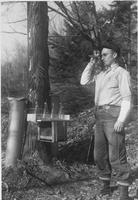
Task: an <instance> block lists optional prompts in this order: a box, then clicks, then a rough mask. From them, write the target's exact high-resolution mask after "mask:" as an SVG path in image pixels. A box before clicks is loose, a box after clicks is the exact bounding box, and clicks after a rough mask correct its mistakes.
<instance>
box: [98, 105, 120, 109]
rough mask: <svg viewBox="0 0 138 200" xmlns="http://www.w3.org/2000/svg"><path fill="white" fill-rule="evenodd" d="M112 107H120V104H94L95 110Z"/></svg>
mask: <svg viewBox="0 0 138 200" xmlns="http://www.w3.org/2000/svg"><path fill="white" fill-rule="evenodd" d="M112 107H114V108H115V107H120V106H117V105H109V104H106V105H102V106H96V109H97V110H102V109H103V110H108V109H109V108H112Z"/></svg>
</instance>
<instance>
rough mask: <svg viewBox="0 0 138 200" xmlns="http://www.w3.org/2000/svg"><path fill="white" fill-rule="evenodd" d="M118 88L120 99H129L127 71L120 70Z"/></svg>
mask: <svg viewBox="0 0 138 200" xmlns="http://www.w3.org/2000/svg"><path fill="white" fill-rule="evenodd" d="M119 89H120V94H121V97H122V100H129V99H130V100H131V95H132V92H131V78H130V74H129V72H128V71H122V72H121V73H120V75H119Z"/></svg>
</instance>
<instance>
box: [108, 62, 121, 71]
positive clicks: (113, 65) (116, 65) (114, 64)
mask: <svg viewBox="0 0 138 200" xmlns="http://www.w3.org/2000/svg"><path fill="white" fill-rule="evenodd" d="M117 67H119V65H118V63H113V64H111V67H110V68H111V70H113V71H114V70H115V69H116V68H117Z"/></svg>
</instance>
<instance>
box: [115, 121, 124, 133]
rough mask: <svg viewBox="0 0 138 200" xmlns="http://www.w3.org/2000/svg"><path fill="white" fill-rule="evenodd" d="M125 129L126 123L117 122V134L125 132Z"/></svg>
mask: <svg viewBox="0 0 138 200" xmlns="http://www.w3.org/2000/svg"><path fill="white" fill-rule="evenodd" d="M123 128H124V123H123V122H121V121H119V120H117V121H116V123H115V125H114V130H115V132H121V131H122V130H123Z"/></svg>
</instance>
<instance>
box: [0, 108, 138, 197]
mask: <svg viewBox="0 0 138 200" xmlns="http://www.w3.org/2000/svg"><path fill="white" fill-rule="evenodd" d="M1 124H2V150H3V151H2V161H3V163H4V159H5V149H6V140H7V132H8V128H7V127H8V115H2V123H1ZM93 126H94V117H93V110H87V111H86V112H83V113H81V114H80V115H79V116H74V117H73V121H72V122H71V123H70V124H69V127H68V140H67V142H64V143H60V144H59V157H58V159H56V158H53V160H52V162H51V163H50V164H47V165H45V164H44V163H43V161H42V160H41V159H40V157H39V154H38V152H37V151H35V152H33V154H32V155H31V156H30V157H28V159H27V160H23V161H18V163H17V166H16V167H15V168H7V169H5V167H4V165H3V168H2V169H3V171H2V189H3V190H2V199H3V200H19V199H20V200H46V199H47V200H100V199H101V200H107V199H109V200H118V198H119V191H118V190H116V191H114V193H113V194H112V196H103V197H101V196H100V193H99V191H100V189H101V187H102V183H101V182H100V181H99V180H98V177H97V173H96V167H95V165H94V164H93V158H92V149H93V148H92V149H91V151H90V152H89V151H88V150H89V145H90V142H91V139H92V138H93V137H92V136H93ZM137 129H138V119H136V120H135V121H132V122H131V123H129V124H128V126H127V127H126V147H127V155H128V161H129V163H130V165H131V168H132V177H133V183H132V185H131V186H130V187H129V195H130V196H131V197H132V199H135V200H136V199H138V134H137ZM88 152H89V160H88ZM88 161H89V162H88ZM112 184H114V183H112Z"/></svg>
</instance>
